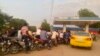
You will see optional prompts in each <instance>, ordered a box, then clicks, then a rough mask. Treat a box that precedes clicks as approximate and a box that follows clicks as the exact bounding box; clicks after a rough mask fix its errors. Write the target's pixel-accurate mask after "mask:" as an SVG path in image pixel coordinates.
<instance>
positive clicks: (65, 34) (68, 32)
mask: <svg viewBox="0 0 100 56" xmlns="http://www.w3.org/2000/svg"><path fill="white" fill-rule="evenodd" d="M63 36H64V40H65V43H66V44H69V42H70V36H71V33H70V31H66V32H64V35H63Z"/></svg>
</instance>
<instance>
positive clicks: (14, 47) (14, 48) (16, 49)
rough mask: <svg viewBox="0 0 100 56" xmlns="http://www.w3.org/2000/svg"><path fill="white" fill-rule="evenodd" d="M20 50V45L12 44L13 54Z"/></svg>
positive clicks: (11, 50) (11, 51)
mask: <svg viewBox="0 0 100 56" xmlns="http://www.w3.org/2000/svg"><path fill="white" fill-rule="evenodd" d="M18 52H19V47H18V45H11V46H10V53H11V54H16V53H18Z"/></svg>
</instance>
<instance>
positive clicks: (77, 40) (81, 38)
mask: <svg viewBox="0 0 100 56" xmlns="http://www.w3.org/2000/svg"><path fill="white" fill-rule="evenodd" d="M92 44H93V39H92V37H91V34H89V33H86V32H83V31H82V32H74V33H73V34H72V35H71V38H70V45H71V46H79V47H89V48H91V47H92Z"/></svg>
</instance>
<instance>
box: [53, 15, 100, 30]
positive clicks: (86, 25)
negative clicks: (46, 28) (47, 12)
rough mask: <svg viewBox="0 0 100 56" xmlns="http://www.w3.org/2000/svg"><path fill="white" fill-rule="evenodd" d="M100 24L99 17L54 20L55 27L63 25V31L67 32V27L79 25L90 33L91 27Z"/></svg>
mask: <svg viewBox="0 0 100 56" xmlns="http://www.w3.org/2000/svg"><path fill="white" fill-rule="evenodd" d="M96 22H100V18H99V17H68V18H54V21H53V24H54V25H63V31H64V32H65V31H66V25H72V24H73V25H77V26H80V27H83V28H84V30H85V31H86V32H89V25H91V24H93V23H96Z"/></svg>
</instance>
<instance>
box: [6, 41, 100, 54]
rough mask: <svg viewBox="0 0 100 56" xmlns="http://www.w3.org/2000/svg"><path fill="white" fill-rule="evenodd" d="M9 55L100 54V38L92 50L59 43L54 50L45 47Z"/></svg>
mask: <svg viewBox="0 0 100 56" xmlns="http://www.w3.org/2000/svg"><path fill="white" fill-rule="evenodd" d="M7 56H100V39H99V40H97V41H96V42H94V45H93V48H92V50H88V49H85V48H76V47H74V48H72V47H71V46H68V45H59V46H58V47H53V49H52V50H47V49H44V50H41V51H32V52H30V53H29V54H26V53H24V52H21V53H18V54H10V55H7Z"/></svg>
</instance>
